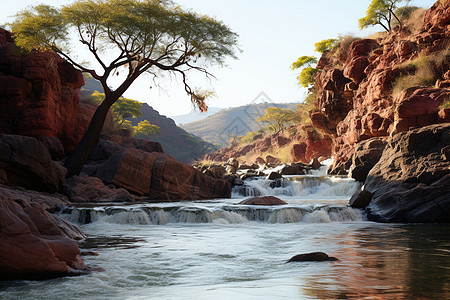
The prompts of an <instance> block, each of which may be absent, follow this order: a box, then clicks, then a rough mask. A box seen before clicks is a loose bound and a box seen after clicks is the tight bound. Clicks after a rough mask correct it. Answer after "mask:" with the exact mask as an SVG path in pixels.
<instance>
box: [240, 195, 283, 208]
mask: <svg viewBox="0 0 450 300" xmlns="http://www.w3.org/2000/svg"><path fill="white" fill-rule="evenodd" d="M238 204H241V205H265V206H274V205H286V204H287V203H286V202H284V201H283V200H281V199H279V198H277V197H274V196H262V197H253V198H249V199H245V200H243V201H241V202H239V203H238Z"/></svg>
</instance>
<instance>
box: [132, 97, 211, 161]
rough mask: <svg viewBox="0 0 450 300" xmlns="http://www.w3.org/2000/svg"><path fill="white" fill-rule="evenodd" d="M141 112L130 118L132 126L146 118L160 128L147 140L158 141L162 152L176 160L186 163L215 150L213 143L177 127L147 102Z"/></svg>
mask: <svg viewBox="0 0 450 300" xmlns="http://www.w3.org/2000/svg"><path fill="white" fill-rule="evenodd" d="M141 112H142V114H143V116H142V117H139V118H135V119H130V121H131V122H132V124H133V126H135V125H137V124H138V123H139V122H141V121H143V120H148V121H149V122H150V123H151V124H153V125H157V126H158V127H159V129H160V135H152V136H151V137H150V138H149V140H151V141H153V142H158V143H160V144H161V145H162V147H163V149H164V152H165V153H167V154H170V155H171V156H173V157H174V158H175V159H176V160H179V161H181V162H184V163H188V162H192V161H193V160H195V159H198V158H200V157H202V156H203V155H204V154H206V153H208V152H211V151H214V150H216V147H215V146H214V145H212V144H211V143H208V142H205V141H204V140H202V139H201V138H199V137H197V136H194V135H192V134H190V133H187V132H186V131H185V130H183V129H181V128H180V127H178V126H177V125H176V124H175V122H174V121H173V120H172V119H170V118H167V117H166V116H162V115H160V114H159V113H158V112H157V111H156V110H154V109H153V108H152V107H151V106H149V105H148V104H146V103H144V104H143V105H142V108H141Z"/></svg>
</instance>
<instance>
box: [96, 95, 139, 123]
mask: <svg viewBox="0 0 450 300" xmlns="http://www.w3.org/2000/svg"><path fill="white" fill-rule="evenodd" d="M91 99H92V100H93V101H94V102H95V103H96V104H97V105H98V104H100V103H101V102H102V101H103V99H105V94H103V93H100V92H98V91H95V92H94V93H92V95H91ZM141 108H142V103H141V102H139V101H136V100H133V99H127V98H124V97H120V98H119V99H118V100H117V101H116V102H115V103H114V104H113V105H112V106H111V110H112V114H113V118H114V121H115V122H116V123H117V124H118V125H119V126H120V125H122V124H123V123H124V122H125V120H126V119H128V118H136V117H142V112H141Z"/></svg>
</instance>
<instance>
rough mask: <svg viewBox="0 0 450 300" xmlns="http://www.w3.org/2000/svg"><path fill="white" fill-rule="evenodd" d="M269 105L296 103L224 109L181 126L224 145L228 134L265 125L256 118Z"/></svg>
mask: <svg viewBox="0 0 450 300" xmlns="http://www.w3.org/2000/svg"><path fill="white" fill-rule="evenodd" d="M271 106H278V107H281V108H289V109H295V107H296V106H297V103H260V104H251V105H244V106H239V107H234V108H229V109H224V110H221V111H220V112H218V113H216V114H215V115H213V116H210V117H208V118H206V119H203V120H201V121H196V122H192V123H189V124H185V125H183V126H181V127H182V128H183V129H184V130H186V131H187V132H190V133H192V134H195V135H196V136H199V137H201V138H202V139H204V140H206V141H208V142H211V143H214V144H219V145H220V146H221V147H226V146H228V139H229V136H231V135H236V134H237V135H245V134H246V133H247V132H250V131H255V130H258V129H261V128H263V127H266V125H265V124H264V123H261V122H257V121H256V118H258V117H261V116H262V115H264V110H265V109H266V108H267V107H271Z"/></svg>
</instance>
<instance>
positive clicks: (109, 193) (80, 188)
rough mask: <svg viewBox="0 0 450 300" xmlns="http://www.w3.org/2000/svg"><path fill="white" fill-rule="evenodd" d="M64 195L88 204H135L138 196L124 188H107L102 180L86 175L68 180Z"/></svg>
mask: <svg viewBox="0 0 450 300" xmlns="http://www.w3.org/2000/svg"><path fill="white" fill-rule="evenodd" d="M64 193H65V194H66V195H67V197H69V199H70V201H72V202H76V203H86V202H120V203H123V202H133V201H135V200H137V198H138V197H137V196H136V195H133V194H130V193H129V192H128V191H127V190H126V189H124V188H116V187H115V186H106V185H105V184H104V183H103V181H102V180H101V179H100V178H97V177H89V176H86V175H84V174H83V175H81V176H74V177H72V178H70V179H67V180H66V183H65V185H64Z"/></svg>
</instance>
